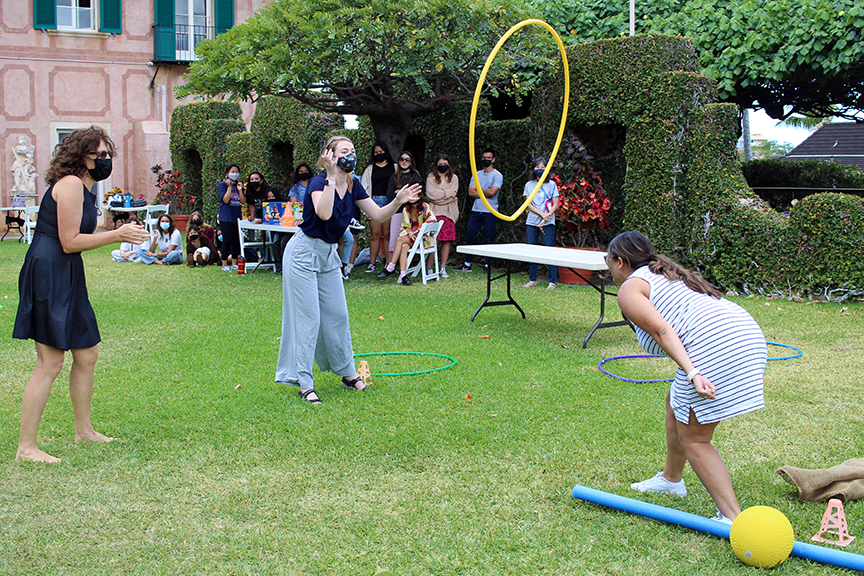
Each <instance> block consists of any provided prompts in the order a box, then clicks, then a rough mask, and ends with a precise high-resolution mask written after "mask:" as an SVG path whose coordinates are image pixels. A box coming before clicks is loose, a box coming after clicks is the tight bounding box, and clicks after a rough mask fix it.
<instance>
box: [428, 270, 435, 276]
mask: <svg viewBox="0 0 864 576" xmlns="http://www.w3.org/2000/svg"><path fill="white" fill-rule="evenodd" d="M434 273H435V271H434V270H432V269H431V268H426V276H432V274H434Z"/></svg>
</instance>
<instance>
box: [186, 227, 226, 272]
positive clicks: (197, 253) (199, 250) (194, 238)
mask: <svg viewBox="0 0 864 576" xmlns="http://www.w3.org/2000/svg"><path fill="white" fill-rule="evenodd" d="M217 254H218V253H217V252H216V247H215V246H213V243H212V242H210V239H209V238H207V236H205V235H204V234H203V233H202V232H201V229H200V228H199V227H198V226H191V227H190V228H189V230H188V231H187V232H186V264H188V265H189V267H190V268H191V267H194V266H207V265H208V264H216V263H217V262H219V258H218V256H217Z"/></svg>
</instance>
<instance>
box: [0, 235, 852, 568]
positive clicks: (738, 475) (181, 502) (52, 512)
mask: <svg viewBox="0 0 864 576" xmlns="http://www.w3.org/2000/svg"><path fill="white" fill-rule="evenodd" d="M24 253H25V247H23V246H21V245H19V244H15V243H12V242H8V241H6V242H3V243H2V245H0V306H2V308H0V332H2V333H3V334H5V335H7V337H6V340H5V343H4V346H3V355H2V361H0V406H2V410H0V453H2V454H5V457H4V458H2V459H0V478H2V480H0V482H2V489H0V573H3V574H75V575H87V574H232V575H234V574H400V575H401V574H411V575H414V574H417V575H422V574H466V575H467V574H472V575H485V574H525V575H529V574H530V575H533V574H640V575H641V574H682V573H686V574H733V573H734V574H740V573H741V571H742V570H743V569H744V568H743V567H742V566H741V564H740V563H739V562H738V561H737V559H736V558H735V557H734V555H733V554H732V551H731V548H730V547H729V545H728V543H727V542H726V541H724V540H720V539H717V538H713V537H710V536H706V535H704V534H700V533H696V532H692V531H690V530H686V529H682V528H677V527H673V526H669V525H666V524H662V523H658V522H654V521H650V520H646V519H644V518H640V517H636V516H630V515H627V514H624V513H620V512H615V511H610V510H607V509H604V508H601V507H598V506H594V505H590V504H586V503H582V502H577V501H575V500H574V499H573V498H572V497H571V496H570V489H571V488H572V486H573V485H574V484H584V485H587V486H591V487H594V488H599V489H602V490H606V491H608V492H612V493H615V494H621V495H626V496H631V495H634V493H631V492H630V490H629V484H630V483H631V482H633V481H636V480H642V479H644V478H646V477H648V476H650V475H652V474H654V473H655V472H656V471H657V470H659V469H660V467H661V466H662V456H663V436H662V434H663V432H662V414H663V408H662V406H663V396H664V394H665V390H666V388H667V385H666V384H645V385H642V384H629V383H625V382H621V381H618V380H614V379H612V378H609V377H608V376H605V375H603V374H602V373H600V372H599V371H598V370H597V363H598V362H599V361H600V360H601V359H603V358H606V357H608V356H614V355H621V354H633V353H639V349H638V345H637V343H636V340H635V338H634V337H633V335H632V333H630V332H629V330H627V329H626V328H613V329H607V330H601V331H600V332H599V333H598V334H596V335H595V336H594V338H593V339H592V340H591V343H590V345H589V347H588V349H587V350H583V349H582V348H581V342H582V338H584V336H585V334H586V333H587V332H588V330H589V329H590V326H591V324H592V323H593V320H594V319H596V314H597V302H598V300H597V296H596V293H595V292H593V290H591V289H590V288H585V287H570V286H561V287H560V288H559V289H558V290H555V291H554V292H547V291H546V290H542V289H534V290H522V289H521V288H514V293H515V295H516V297H517V299H518V301H519V303H520V305H521V306H522V307H523V308H524V309H525V311H526V313H527V315H528V317H527V319H525V320H522V319H521V317H520V316H519V314H518V313H517V312H516V311H515V310H514V309H512V308H508V307H499V308H490V309H486V310H484V311H482V312H481V313H480V314H479V316H478V318H477V321H475V322H474V323H472V322H469V318H470V316H471V314H472V313H473V311H474V309H475V308H476V306H477V305H478V304H479V302H480V300H481V299H482V297H483V292H484V290H485V285H484V283H483V279H482V276H481V274H479V273H477V272H472V273H467V274H465V275H461V274H460V275H458V276H457V274H456V273H454V274H453V275H452V276H453V277H451V278H450V279H449V280H446V281H443V282H441V283H435V282H432V283H430V284H429V285H428V286H425V287H424V286H423V285H422V284H419V283H417V284H415V285H413V286H411V287H407V288H406V287H403V286H398V285H396V284H395V283H394V282H393V281H392V280H391V281H387V282H376V281H374V280H373V279H372V278H371V275H366V274H363V273H362V271H359V270H358V271H357V272H355V273H354V274H353V276H352V279H351V280H350V281H349V282H347V283H346V287H347V298H348V304H349V309H350V311H351V326H352V336H353V342H354V349H355V352H357V353H368V352H385V351H418V352H436V353H441V354H446V355H450V356H453V357H455V358H456V359H457V361H458V364H457V365H456V366H455V367H453V368H450V369H447V370H442V371H438V372H433V373H429V374H420V375H416V376H410V377H378V378H376V379H375V384H374V386H373V388H372V389H371V390H370V391H368V392H365V393H357V392H353V391H349V390H344V389H342V388H340V387H339V379H338V378H337V377H336V376H334V375H332V374H329V373H328V374H318V373H317V372H316V388H317V389H318V390H319V393H320V395H321V397H322V399H323V400H324V402H325V404H324V406H322V407H318V408H313V407H310V406H307V405H304V404H302V403H301V402H300V400H299V399H298V398H297V394H296V389H294V388H286V387H283V386H281V385H278V384H276V383H275V382H274V381H273V380H274V371H275V363H276V357H277V350H278V337H279V334H280V323H281V305H282V297H281V276H278V275H274V274H271V273H269V272H259V273H256V274H253V275H250V276H245V277H240V276H237V275H236V274H227V273H223V272H221V271H220V270H219V269H218V268H214V267H211V268H208V269H204V270H189V269H187V268H186V267H179V266H175V267H170V268H164V267H157V266H143V265H137V264H134V265H121V264H113V263H111V262H110V261H109V260H110V256H109V249H108V248H106V249H101V250H97V251H95V252H92V253H88V254H85V256H84V257H85V265H86V267H87V277H88V287H89V291H90V299H91V301H92V303H93V306H94V308H95V309H96V314H97V317H98V318H99V322H100V327H101V331H102V338H103V341H102V344H101V347H100V359H99V363H98V366H97V372H96V391H95V395H94V402H93V416H94V423H95V425H96V427H97V429H98V430H99V431H101V432H104V433H106V434H109V435H116V436H119V437H120V438H121V440H120V441H118V442H114V443H111V444H108V445H76V444H74V443H73V441H72V439H73V428H72V412H71V407H70V403H69V398H68V392H67V391H66V385H65V379H66V378H68V363H69V361H67V367H66V368H65V369H64V373H63V375H62V376H61V378H60V379H58V382H57V384H56V385H55V390H54V393H53V395H52V396H51V399H50V400H49V403H48V407H47V409H46V412H45V415H44V417H43V419H42V425H41V428H40V430H39V438H40V447H42V448H43V449H44V450H46V451H47V452H49V453H50V454H53V455H55V456H58V457H61V458H63V459H64V461H63V462H62V463H61V464H59V465H55V466H46V465H36V464H33V463H24V462H16V461H15V460H14V459H13V455H14V452H15V447H16V446H17V440H18V425H19V418H20V401H21V391H22V389H23V387H24V385H25V384H26V381H27V379H28V377H29V375H30V372H31V371H32V368H33V363H34V361H35V351H34V348H33V344H32V342H25V341H18V340H13V339H11V338H9V337H8V335H10V334H11V331H12V325H13V322H14V317H15V311H16V308H17V277H18V270H19V268H20V264H21V261H22V260H23V257H24ZM734 300H735V301H736V302H738V303H740V304H741V305H742V306H744V307H745V308H747V309H748V310H749V311H750V312H751V314H753V316H754V317H755V318H756V319H757V321H758V322H759V323H760V325H761V326H762V327H763V330H764V332H765V334H766V337H767V338H768V339H769V340H773V341H777V342H783V343H789V344H793V345H795V346H798V347H800V348H802V349H803V350H804V357H803V358H801V359H798V360H792V361H786V362H771V363H769V366H768V371H767V374H766V402H767V405H768V407H767V408H766V409H765V410H761V411H757V412H755V413H752V414H748V415H745V416H742V417H739V418H735V419H732V420H730V421H728V422H726V423H724V424H723V425H721V426H720V427H719V428H718V434H717V436H716V445H717V447H718V449H719V450H720V451H721V453H722V454H723V456H724V457H725V459H726V462H727V464H728V466H729V468H730V470H731V473H732V477H733V481H734V484H735V487H736V490H737V493H738V496H739V499H740V501H741V504H742V507H747V506H752V505H756V504H762V505H768V506H774V507H776V508H778V509H780V510H781V511H782V512H783V513H785V514H786V515H787V516H788V517H789V519H790V521H791V522H792V525H793V526H794V528H795V530H796V539H798V540H801V541H809V538H810V536H811V535H813V534H815V533H816V531H817V530H818V527H819V522H820V520H821V517H822V514H823V513H824V511H825V504H810V503H805V502H802V501H800V500H799V499H798V498H797V492H796V491H795V489H794V487H792V486H791V485H788V484H785V483H783V481H782V480H781V479H780V477H779V476H777V475H776V474H774V471H775V470H776V468H778V467H779V466H781V465H784V464H791V465H794V466H799V467H803V468H823V467H830V466H833V465H835V464H838V463H840V462H841V461H843V460H846V459H848V458H853V457H860V456H861V454H862V448H864V417H862V411H861V404H862V396H864V392H862V387H861V376H862V374H864V354H862V350H864V329H862V319H864V306H862V304H861V303H854V304H846V305H840V304H824V305H808V304H804V303H795V302H789V301H783V300H771V301H766V300H764V299H759V300H756V299H753V298H735V299H734ZM610 312H611V314H610V316H615V317H617V314H618V312H617V308H616V306H615V305H614V302H613V303H612V304H611V305H610ZM380 317H383V319H381V318H380ZM481 336H489V337H488V338H481ZM770 352H771V353H772V354H773V355H775V356H779V355H785V352H786V351H785V349H776V350H775V349H772V350H771V351H770ZM368 360H369V361H370V365H371V368H372V371H373V372H399V371H410V370H418V369H427V368H431V367H435V366H440V365H442V364H443V363H445V362H446V361H445V360H444V359H441V358H436V357H426V356H416V357H414V356H389V357H385V356H381V357H372V358H369V359H368ZM70 361H71V360H70ZM607 367H609V368H614V369H613V371H615V372H617V373H620V374H624V375H627V376H630V377H639V376H641V377H665V376H668V375H669V374H670V371H671V365H670V364H669V362H668V361H644V362H642V361H636V360H634V361H619V362H616V363H610V364H607ZM466 395H470V397H471V400H470V401H468V400H467V399H466ZM685 480H686V482H687V484H688V487H689V492H690V494H689V495H688V497H687V498H686V499H672V498H671V497H666V496H660V495H638V496H637V497H638V498H640V499H643V500H646V501H650V502H654V503H658V504H662V505H667V506H672V507H675V508H677V509H681V510H685V511H688V512H692V513H695V514H699V515H703V516H711V515H713V514H714V508H713V505H712V503H711V500H710V498H709V496H708V494H707V493H706V491H705V489H704V488H702V486H701V484H699V482H698V479H697V478H696V477H695V475H694V474H693V473H692V471H691V470H690V469H689V467H688V468H687V469H686V471H685ZM846 513H847V517H848V519H849V526H850V530H851V532H852V534H853V535H856V533H857V535H858V536H859V538H858V540H857V541H856V542H854V543H853V544H852V545H851V546H850V547H849V548H848V551H850V552H855V553H862V550H864V549H862V544H861V540H862V537H864V533H862V528H861V527H862V526H864V510H862V508H861V506H860V504H859V503H858V502H850V503H847V506H846ZM775 573H776V574H783V575H785V574H808V575H810V574H840V573H844V571H843V570H840V569H838V568H834V567H831V566H822V565H819V564H814V563H811V562H808V561H805V560H802V559H798V558H794V559H790V560H789V561H787V562H786V563H784V564H783V565H781V566H780V567H779V568H777V569H776V570H775Z"/></svg>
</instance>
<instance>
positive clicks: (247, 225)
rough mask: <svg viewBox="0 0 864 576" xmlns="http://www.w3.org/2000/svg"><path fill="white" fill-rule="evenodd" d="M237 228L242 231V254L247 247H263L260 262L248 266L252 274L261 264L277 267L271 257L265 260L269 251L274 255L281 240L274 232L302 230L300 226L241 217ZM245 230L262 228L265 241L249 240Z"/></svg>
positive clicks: (292, 232)
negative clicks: (250, 267) (265, 222)
mask: <svg viewBox="0 0 864 576" xmlns="http://www.w3.org/2000/svg"><path fill="white" fill-rule="evenodd" d="M237 228H238V230H239V232H240V254H241V255H243V254H245V250H246V248H247V247H249V248H262V249H263V251H264V254H262V255H261V258H260V259H259V260H258V262H256V263H255V266H254V267H253V268H252V269H251V270H249V266H246V273H247V274H251V273H252V272H255V271H256V270H257V269H258V267H259V266H267V267H270V268H273V269H275V266H276V262H275V260H273V259H272V258H271V260H270V261H269V262H266V261H265V259H266V258H265V254H266V253H267V252H268V251H269V252H270V255H271V257H273V256H274V255H273V246H274V245H275V244H276V242H279V237H278V236H275V235H273V232H279V233H281V234H295V233H296V232H297V231H298V230H300V227H299V226H282V225H281V224H262V223H260V222H257V223H256V222H250V221H249V220H247V219H246V218H240V219H238V220H237ZM245 230H260V231H262V232H264V241H263V242H247V241H246V235H245V234H244V231H245Z"/></svg>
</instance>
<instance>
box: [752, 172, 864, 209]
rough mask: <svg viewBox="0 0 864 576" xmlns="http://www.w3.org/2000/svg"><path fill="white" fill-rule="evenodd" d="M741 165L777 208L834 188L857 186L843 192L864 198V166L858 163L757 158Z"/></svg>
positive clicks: (758, 190)
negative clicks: (859, 165)
mask: <svg viewBox="0 0 864 576" xmlns="http://www.w3.org/2000/svg"><path fill="white" fill-rule="evenodd" d="M741 169H742V171H743V172H744V178H746V179H747V184H749V185H750V186H752V187H753V188H754V189H755V190H754V191H755V192H756V193H757V194H758V195H759V196H760V197H761V198H762V199H764V200H765V201H766V202H768V203H769V204H771V206H772V207H773V208H774V209H775V210H789V207H790V206H791V205H792V200H801V199H803V198H805V197H807V196H809V195H811V194H814V193H816V192H820V191H821V192H831V189H832V188H857V190H843V191H842V192H843V193H844V194H852V195H853V196H858V197H862V198H864V170H861V168H858V167H857V166H847V165H845V164H838V163H836V162H829V161H820V160H798V161H794V162H793V161H787V160H753V161H751V162H745V163H743V164H742V165H741ZM760 188H761V189H760ZM764 188H777V189H776V190H766V189H764ZM795 188H812V190H795Z"/></svg>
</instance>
